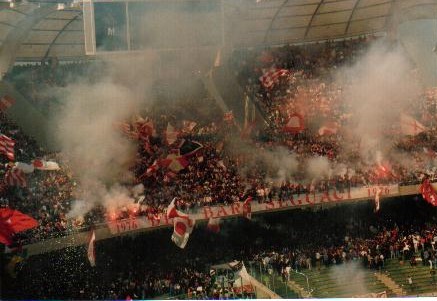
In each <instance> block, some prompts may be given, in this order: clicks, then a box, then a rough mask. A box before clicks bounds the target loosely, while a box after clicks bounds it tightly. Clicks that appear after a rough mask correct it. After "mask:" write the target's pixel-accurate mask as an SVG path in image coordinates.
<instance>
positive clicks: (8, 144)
mask: <svg viewBox="0 0 437 301" xmlns="http://www.w3.org/2000/svg"><path fill="white" fill-rule="evenodd" d="M14 145H15V141H14V140H13V139H11V138H9V137H7V136H5V135H0V153H2V154H4V155H6V157H8V159H9V160H10V161H14V159H15V156H14Z"/></svg>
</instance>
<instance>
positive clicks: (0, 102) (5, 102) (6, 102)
mask: <svg viewBox="0 0 437 301" xmlns="http://www.w3.org/2000/svg"><path fill="white" fill-rule="evenodd" d="M14 103H15V99H13V98H12V97H10V96H9V95H4V96H2V97H1V98H0V111H3V112H4V111H6V110H7V109H9V108H10V107H11V106H12V105H13V104H14Z"/></svg>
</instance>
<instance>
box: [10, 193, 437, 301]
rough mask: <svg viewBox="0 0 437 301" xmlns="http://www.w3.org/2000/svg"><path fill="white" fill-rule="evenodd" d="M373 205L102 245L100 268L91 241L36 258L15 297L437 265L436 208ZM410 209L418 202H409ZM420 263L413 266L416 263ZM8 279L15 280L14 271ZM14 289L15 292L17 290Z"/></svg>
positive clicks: (201, 292) (13, 285)
mask: <svg viewBox="0 0 437 301" xmlns="http://www.w3.org/2000/svg"><path fill="white" fill-rule="evenodd" d="M368 206H369V205H368V204H355V205H348V206H337V207H334V208H328V209H323V210H319V211H311V210H295V211H292V212H286V213H284V212H282V213H274V214H271V215H264V216H257V217H256V218H255V221H252V222H251V221H247V220H243V219H240V220H229V221H226V222H225V223H223V224H222V229H221V232H220V233H219V234H213V233H211V232H208V231H205V230H204V229H203V227H202V225H200V226H199V225H198V226H197V227H198V228H199V229H196V231H195V232H193V235H192V237H190V243H189V244H188V246H187V248H186V250H184V251H181V250H180V249H178V248H177V247H176V246H174V245H173V244H172V242H171V241H170V239H169V238H168V236H169V233H170V230H166V229H161V230H157V231H153V232H149V233H146V234H142V235H138V236H133V237H118V238H115V239H111V240H104V241H99V242H97V244H96V266H95V267H91V266H90V265H89V263H88V262H87V259H86V250H85V248H84V247H76V248H68V249H66V250H62V251H58V252H53V253H49V254H42V255H38V256H32V257H31V258H29V259H28V260H27V262H26V263H25V264H24V266H23V267H22V268H21V270H20V271H18V275H17V278H16V279H14V280H13V281H9V282H8V285H7V286H5V287H4V296H5V297H8V296H13V297H14V299H21V298H30V297H32V298H38V299H50V298H60V299H69V298H71V299H89V300H91V299H92V300H96V299H112V300H120V299H129V298H132V299H148V298H153V297H161V298H172V297H173V298H178V299H180V298H183V299H184V298H192V299H207V298H214V299H230V298H234V297H242V296H241V295H238V293H235V292H232V290H231V289H230V287H228V286H227V284H226V283H220V281H218V282H217V278H216V277H215V276H216V275H217V274H216V273H211V266H212V265H214V264H217V263H224V262H231V261H233V260H243V261H244V263H245V265H246V266H247V268H248V269H249V271H250V270H251V268H254V269H256V270H258V269H259V266H260V267H261V269H263V270H264V271H265V272H266V273H267V271H268V270H269V269H273V270H274V272H275V273H277V274H278V275H279V274H283V276H284V280H285V279H286V278H288V277H290V279H292V278H293V277H294V273H293V272H292V270H295V271H301V272H304V273H305V270H306V269H316V270H322V269H328V270H329V268H330V266H332V265H341V264H348V263H350V262H354V261H355V262H359V261H361V262H362V264H363V265H362V268H363V269H383V268H384V262H385V261H386V260H388V259H393V260H398V261H399V262H400V263H403V262H405V264H407V262H408V260H410V259H411V258H417V259H418V258H422V263H420V264H423V265H427V266H429V268H430V269H435V260H436V259H435V258H436V252H437V249H436V246H435V243H436V241H437V224H436V220H435V210H434V211H429V210H424V206H423V204H422V203H421V202H418V201H417V200H413V199H411V198H409V199H405V200H404V202H402V204H400V202H397V201H396V200H392V201H387V204H385V207H386V210H384V211H383V212H382V214H381V216H375V215H374V214H373V213H372V212H371V211H369V210H367V209H366V207H368ZM406 207H408V208H406ZM412 268H413V267H412ZM5 279H10V278H9V276H6V278H5ZM9 294H10V295H9Z"/></svg>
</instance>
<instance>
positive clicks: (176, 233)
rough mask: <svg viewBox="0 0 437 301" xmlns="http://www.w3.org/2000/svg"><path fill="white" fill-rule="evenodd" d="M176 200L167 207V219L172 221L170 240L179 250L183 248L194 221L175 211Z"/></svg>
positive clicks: (186, 215)
mask: <svg viewBox="0 0 437 301" xmlns="http://www.w3.org/2000/svg"><path fill="white" fill-rule="evenodd" d="M175 201H176V198H174V199H173V200H172V201H171V202H170V205H168V207H167V219H173V235H172V236H171V240H172V241H173V242H174V243H175V244H176V245H177V246H178V247H179V248H181V249H183V248H185V246H186V244H187V242H188V238H189V237H190V234H191V232H193V228H194V224H195V223H196V221H195V220H194V219H191V218H190V216H189V215H188V214H185V213H183V212H181V211H179V210H177V209H176V205H175Z"/></svg>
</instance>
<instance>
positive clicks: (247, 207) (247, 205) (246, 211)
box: [243, 196, 252, 219]
mask: <svg viewBox="0 0 437 301" xmlns="http://www.w3.org/2000/svg"><path fill="white" fill-rule="evenodd" d="M251 202H252V197H251V196H249V197H247V199H246V200H245V201H244V202H243V216H244V217H245V218H247V219H252V205H251Z"/></svg>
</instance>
